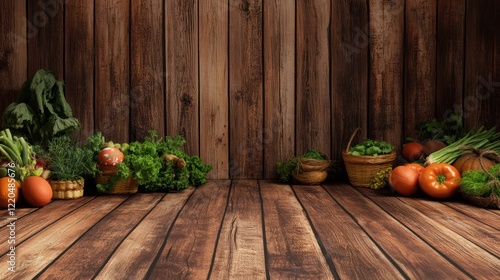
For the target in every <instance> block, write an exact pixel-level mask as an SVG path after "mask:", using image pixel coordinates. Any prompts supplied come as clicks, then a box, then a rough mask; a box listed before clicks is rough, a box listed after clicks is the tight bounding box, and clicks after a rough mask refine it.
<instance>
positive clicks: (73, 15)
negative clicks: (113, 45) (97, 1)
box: [46, 0, 95, 141]
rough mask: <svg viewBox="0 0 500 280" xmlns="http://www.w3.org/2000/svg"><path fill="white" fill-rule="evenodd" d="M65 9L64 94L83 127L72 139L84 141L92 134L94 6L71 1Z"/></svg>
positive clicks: (91, 3) (84, 2)
mask: <svg viewBox="0 0 500 280" xmlns="http://www.w3.org/2000/svg"><path fill="white" fill-rule="evenodd" d="M65 7H66V16H65V50H64V59H65V67H64V70H65V74H64V77H65V78H64V79H65V80H64V81H65V84H66V89H65V92H66V99H67V100H68V103H69V104H70V106H71V108H72V110H73V116H74V117H75V118H77V119H78V120H79V121H80V123H81V124H82V129H81V130H80V131H78V132H77V133H75V136H76V137H77V138H78V139H79V140H80V141H84V140H86V137H87V136H88V135H90V134H91V133H92V132H93V131H94V54H95V53H94V3H93V2H90V1H87V0H72V1H68V2H67V3H66V6H65ZM46 51H47V50H46Z"/></svg>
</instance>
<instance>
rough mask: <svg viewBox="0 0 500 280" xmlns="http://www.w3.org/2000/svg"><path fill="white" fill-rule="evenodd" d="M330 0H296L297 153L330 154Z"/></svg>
mask: <svg viewBox="0 0 500 280" xmlns="http://www.w3.org/2000/svg"><path fill="white" fill-rule="evenodd" d="M329 12H330V1H327V0H319V1H309V0H299V1H297V23H296V24H297V38H296V45H297V54H296V60H297V72H296V75H297V76H296V87H297V88H296V102H297V103H296V104H297V105H296V112H297V118H296V129H295V131H296V133H295V135H296V140H297V141H296V144H295V146H296V151H295V152H296V154H297V155H301V154H303V153H304V152H307V151H308V150H312V149H315V150H318V151H319V152H321V153H324V154H326V155H330V154H331V147H330V142H331V141H330V137H331V133H330V132H331V124H330V115H331V110H330V105H331V103H330V82H329V81H330V74H329V45H328V37H329V23H330V13H329Z"/></svg>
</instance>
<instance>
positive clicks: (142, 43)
mask: <svg viewBox="0 0 500 280" xmlns="http://www.w3.org/2000/svg"><path fill="white" fill-rule="evenodd" d="M130 9H131V11H132V13H131V24H132V25H131V31H130V32H131V33H130V40H131V43H130V45H131V49H130V53H131V66H130V67H131V68H130V70H131V74H130V78H131V88H130V125H131V127H130V134H131V140H142V139H143V137H144V136H148V135H149V134H148V131H149V130H156V131H157V132H158V134H159V135H160V136H161V135H164V134H165V117H166V112H165V85H164V84H165V72H164V66H163V64H164V62H165V46H164V35H165V32H164V30H163V25H164V14H163V10H164V6H163V2H162V1H146V0H132V1H131V7H130Z"/></svg>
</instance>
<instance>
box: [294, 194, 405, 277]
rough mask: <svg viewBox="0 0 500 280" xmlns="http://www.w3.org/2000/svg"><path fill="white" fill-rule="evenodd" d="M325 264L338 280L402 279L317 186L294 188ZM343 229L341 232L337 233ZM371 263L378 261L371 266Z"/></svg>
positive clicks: (376, 248) (361, 230)
mask: <svg viewBox="0 0 500 280" xmlns="http://www.w3.org/2000/svg"><path fill="white" fill-rule="evenodd" d="M293 190H294V192H295V194H296V195H297V197H298V198H299V200H300V203H301V204H302V205H303V207H304V209H305V211H306V212H307V216H308V218H309V219H310V220H311V223H312V224H313V227H314V231H315V232H316V234H317V236H318V238H319V239H320V240H321V243H322V244H323V246H324V250H325V252H326V256H327V257H328V261H329V262H330V263H331V264H332V265H333V266H334V268H335V273H336V276H337V277H339V278H340V279H402V278H404V277H403V275H401V273H400V272H399V271H398V270H397V268H396V267H394V265H393V264H392V263H391V260H390V259H389V258H388V257H387V256H386V255H385V254H384V252H383V251H382V250H380V249H379V248H378V247H377V244H376V243H375V242H374V241H373V240H372V239H371V238H370V237H369V236H368V235H367V234H366V233H365V232H364V231H363V229H362V228H361V227H360V226H359V225H358V224H357V223H356V220H354V219H352V217H351V216H349V214H348V213H346V212H345V211H344V209H343V208H342V207H341V206H340V205H338V204H337V203H332V198H331V197H330V195H329V194H328V193H327V192H326V191H325V190H324V189H323V188H322V187H320V186H294V187H293ZM339 229H342V230H339ZM373 260H377V261H376V262H373Z"/></svg>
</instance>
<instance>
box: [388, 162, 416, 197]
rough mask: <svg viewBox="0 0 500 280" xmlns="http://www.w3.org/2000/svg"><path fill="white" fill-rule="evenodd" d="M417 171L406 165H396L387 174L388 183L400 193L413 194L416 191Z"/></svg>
mask: <svg viewBox="0 0 500 280" xmlns="http://www.w3.org/2000/svg"><path fill="white" fill-rule="evenodd" d="M418 177H419V174H418V173H417V171H416V170H415V169H413V168H411V167H408V166H404V165H401V166H398V167H396V168H394V170H392V171H391V174H389V184H390V185H391V186H392V188H394V190H395V191H396V192H397V193H399V194H400V195H406V196H410V195H414V194H416V193H417V192H418Z"/></svg>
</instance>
